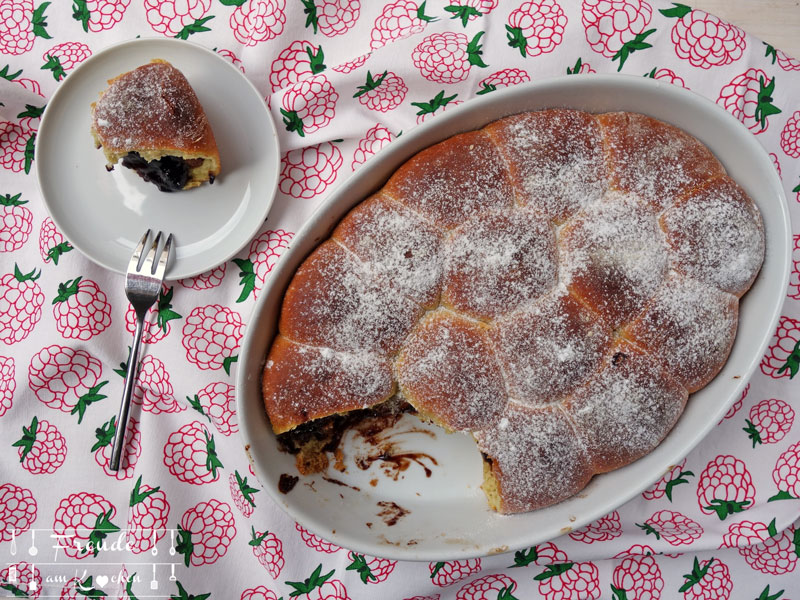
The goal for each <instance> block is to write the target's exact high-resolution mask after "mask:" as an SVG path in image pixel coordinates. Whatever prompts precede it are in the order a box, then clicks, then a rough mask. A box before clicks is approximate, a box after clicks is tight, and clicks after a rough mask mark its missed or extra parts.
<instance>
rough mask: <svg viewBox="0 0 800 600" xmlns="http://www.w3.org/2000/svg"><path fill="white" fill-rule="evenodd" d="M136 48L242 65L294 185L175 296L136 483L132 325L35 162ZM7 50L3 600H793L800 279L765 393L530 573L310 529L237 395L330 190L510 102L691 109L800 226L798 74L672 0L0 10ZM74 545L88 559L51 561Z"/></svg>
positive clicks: (10, 1) (267, 1) (193, 3)
mask: <svg viewBox="0 0 800 600" xmlns="http://www.w3.org/2000/svg"><path fill="white" fill-rule="evenodd" d="M777 18H780V17H779V16H778V17H777ZM137 36H141V37H147V36H151V37H152V36H168V37H178V38H181V39H189V40H191V41H193V42H196V43H198V44H201V45H203V46H206V47H208V48H213V49H215V50H216V51H217V52H218V53H220V54H221V55H223V56H224V57H226V58H227V59H228V60H230V61H232V62H233V63H234V64H235V65H236V66H238V67H239V68H240V69H241V70H242V72H243V73H244V74H245V75H246V76H247V77H248V78H249V79H250V80H251V81H252V82H253V83H254V84H255V86H256V87H257V88H258V90H259V91H260V92H261V93H262V94H263V96H264V97H265V98H266V100H267V101H268V102H269V103H270V106H271V110H272V114H273V117H274V119H275V122H276V123H277V124H278V127H279V129H280V144H281V154H282V163H281V173H280V181H279V192H278V195H277V198H276V201H275V204H274V208H273V210H272V213H271V215H270V217H269V219H268V220H267V222H266V223H265V224H264V226H263V227H262V228H261V230H260V232H259V234H258V236H257V237H256V238H255V239H254V240H253V241H252V243H250V244H249V246H247V247H245V248H244V249H243V250H242V251H241V252H240V253H239V255H238V257H237V258H235V259H234V260H232V261H231V262H229V263H226V264H222V265H219V266H218V267H216V268H214V269H213V270H211V271H209V272H207V273H204V274H202V275H200V276H197V277H193V278H191V279H185V280H181V281H178V282H175V283H174V284H173V285H169V286H168V287H167V288H166V291H165V293H164V294H163V295H162V297H161V299H160V301H159V304H158V311H157V315H156V314H153V315H152V317H153V322H152V324H151V325H150V327H149V328H148V330H147V332H146V334H145V342H146V345H145V347H144V358H143V361H142V368H141V374H140V376H139V382H138V389H137V392H136V396H135V402H136V405H135V410H134V418H133V419H132V420H131V422H130V425H129V431H128V435H129V438H130V439H131V443H130V447H129V456H128V459H129V463H128V467H127V468H126V469H125V470H123V471H120V472H119V473H113V472H110V471H109V470H108V469H107V467H106V465H107V462H108V454H109V445H108V444H109V441H110V439H111V437H112V434H113V430H114V427H115V422H114V415H116V412H117V406H118V399H119V397H120V395H121V392H122V384H123V379H122V377H121V376H120V375H119V374H118V372H119V368H120V363H121V362H123V361H125V360H126V350H125V348H126V346H127V345H128V344H129V343H130V332H132V330H133V313H132V311H131V310H130V309H129V306H128V303H127V301H126V300H125V297H124V294H123V289H122V288H123V286H122V283H123V282H122V278H121V277H120V276H119V275H117V274H113V273H110V272H108V271H105V270H103V269H102V268H100V267H97V266H96V265H94V264H93V263H91V262H90V261H88V260H87V259H86V258H84V257H83V256H82V255H80V254H79V252H77V251H76V250H73V249H72V248H71V246H70V244H69V242H68V241H67V240H66V239H64V237H63V235H62V234H61V233H60V232H59V231H58V230H57V229H56V227H55V226H54V224H53V221H52V220H51V219H50V218H49V217H48V214H47V212H46V210H45V207H44V205H43V203H42V200H41V197H40V194H39V191H38V189H37V186H36V183H35V177H34V176H33V171H34V169H33V165H32V160H33V150H34V147H35V144H36V133H37V128H38V124H39V119H40V116H41V113H42V110H43V109H44V107H45V105H46V104H47V100H48V98H49V97H50V96H51V94H52V93H53V92H54V90H55V89H56V88H57V86H58V85H59V82H60V81H62V80H64V78H66V77H69V75H70V72H71V71H72V70H73V69H74V68H75V67H76V66H77V65H78V64H80V62H81V61H82V60H84V59H85V58H87V57H88V56H90V55H92V54H93V53H96V52H98V51H100V50H102V49H103V48H105V47H106V46H108V45H110V44H112V43H114V42H118V41H121V40H127V39H132V38H134V37H137ZM0 52H2V59H1V60H0V69H2V70H1V71H0V74H1V75H2V79H0V102H2V104H0V121H1V122H0V163H1V165H2V171H1V172H0V173H1V175H0V215H2V217H1V218H0V252H1V253H2V254H0V427H2V438H1V439H2V446H0V563H2V564H0V568H2V572H0V579H2V582H0V589H2V592H0V595H3V596H12V595H16V596H25V595H27V596H28V597H31V598H45V597H61V598H80V597H89V598H99V597H104V596H106V595H108V596H109V597H120V598H131V599H132V598H134V597H137V598H148V597H159V598H163V597H172V598H181V599H189V598H196V599H200V598H236V599H238V598H241V599H242V600H265V599H270V600H276V599H277V598H280V597H282V598H284V599H286V598H289V597H297V598H302V599H306V598H308V599H314V600H317V599H320V600H321V599H326V600H334V599H348V598H349V599H351V600H363V599H369V598H393V599H397V600H402V599H411V598H416V599H417V600H420V599H422V598H426V599H432V598H438V599H452V598H457V599H459V600H461V599H470V600H472V599H479V598H486V599H491V600H495V599H505V600H511V599H512V598H517V599H519V600H523V599H533V598H546V599H548V600H556V599H571V600H578V599H584V598H593V599H594V598H615V599H622V598H627V599H628V600H631V599H633V598H637V599H656V598H686V599H689V600H693V599H709V600H711V599H726V598H737V599H749V598H761V599H767V598H770V599H777V598H781V599H782V600H786V599H787V598H788V599H791V598H795V599H796V598H798V597H800V568H798V561H800V524H797V523H795V525H793V523H794V522H795V521H796V519H797V517H798V514H800V502H799V501H798V497H800V424H798V423H796V422H795V421H796V418H795V417H796V412H797V411H798V410H800V405H799V404H798V387H797V384H796V383H794V382H792V381H791V379H792V376H793V375H794V374H795V373H796V371H797V370H798V368H799V367H800V349H799V348H800V270H799V269H798V262H795V267H794V271H793V273H792V279H791V286H790V288H789V290H788V297H787V299H786V303H785V307H784V309H783V312H782V315H783V316H782V317H781V319H780V323H779V326H778V328H777V331H776V332H775V336H774V339H773V341H772V343H771V344H770V347H769V349H768V351H767V353H766V355H765V356H764V357H763V360H762V362H761V365H760V369H759V370H758V371H757V372H756V373H755V375H754V376H753V378H752V380H751V382H750V385H749V386H748V388H747V390H746V391H745V394H744V395H743V397H742V398H741V399H739V400H738V401H737V402H736V403H735V404H734V405H733V406H732V408H731V409H730V411H729V412H728V414H727V415H726V416H725V418H724V419H723V420H722V422H720V423H719V425H718V426H717V427H716V428H715V429H714V430H713V431H712V433H711V434H710V435H709V436H708V437H707V438H706V440H705V441H704V442H703V443H702V444H701V445H700V446H699V447H698V448H696V449H695V450H694V451H693V452H692V453H691V454H690V455H689V456H688V457H687V458H686V459H685V460H684V461H683V462H681V463H680V464H679V465H677V466H676V467H675V468H674V469H672V471H671V472H669V473H668V474H667V475H666V476H665V477H664V478H663V479H662V480H660V481H659V482H657V483H656V484H655V485H654V486H653V487H651V488H650V489H648V490H646V491H645V492H644V493H642V494H641V495H639V496H637V497H636V498H634V499H633V500H631V501H630V502H628V503H627V504H625V505H624V506H622V507H620V508H619V509H618V510H615V511H613V512H612V513H610V514H608V515H606V516H604V517H603V518H601V519H599V520H598V521H596V522H594V523H591V524H590V525H588V526H586V527H583V528H582V529H580V530H577V531H574V532H572V533H570V534H569V535H568V536H564V537H561V538H558V539H555V540H552V541H550V542H547V543H543V544H540V545H539V546H536V547H533V548H527V549H522V550H520V551H519V552H516V553H509V554H505V555H499V556H493V557H486V558H481V559H471V560H460V561H450V562H447V561H444V562H431V563H419V562H395V561H392V560H387V559H382V558H376V557H372V556H363V555H359V554H356V553H353V552H351V551H348V550H346V549H343V548H339V547H337V546H335V545H333V544H331V543H329V542H326V541H325V540H324V539H321V538H320V537H318V536H316V535H314V534H312V533H310V532H309V531H307V530H305V529H304V528H303V527H301V526H300V525H298V524H296V523H295V522H294V521H292V520H291V519H290V518H289V517H287V516H286V515H285V514H284V513H283V512H282V511H281V510H279V509H278V508H277V507H276V506H275V505H273V504H272V502H271V501H270V499H269V498H268V497H267V493H266V492H265V491H263V490H262V489H261V486H260V484H259V482H258V481H257V480H256V478H255V476H254V475H253V474H252V472H251V471H250V469H249V465H248V461H247V458H246V456H245V453H244V452H243V451H242V445H241V443H240V440H239V438H238V434H237V432H238V424H237V418H236V412H235V405H234V386H233V382H234V373H231V372H229V371H230V370H231V363H232V362H233V359H235V357H236V355H237V352H238V347H239V344H240V341H241V337H242V334H243V330H244V327H245V325H246V323H247V320H248V318H249V315H250V311H251V309H252V307H253V301H254V299H255V297H256V296H257V294H258V291H259V289H260V288H261V286H262V285H263V282H264V280H265V278H266V277H268V276H269V273H270V270H271V269H272V267H273V266H274V264H275V262H276V261H277V260H278V259H279V257H280V255H281V252H282V251H283V249H284V248H285V247H286V245H287V244H288V243H289V241H290V240H291V239H292V237H293V232H295V231H297V230H298V229H299V228H300V226H301V225H302V224H303V222H304V221H305V220H306V219H307V218H308V216H309V215H310V214H311V212H312V211H313V210H314V209H315V208H316V207H317V206H319V205H320V203H321V202H323V201H324V199H325V197H326V195H327V194H328V193H329V192H330V190H331V188H332V186H333V185H334V184H335V183H338V182H340V181H341V180H343V179H345V178H347V177H348V176H350V174H351V173H353V172H354V171H355V170H357V169H358V168H359V166H360V165H362V164H363V163H364V162H365V161H366V160H368V159H369V157H370V156H372V155H373V154H375V153H376V152H378V151H379V150H380V149H381V148H383V147H384V146H386V145H387V144H390V143H391V142H392V140H394V139H395V138H396V137H397V136H398V135H400V133H401V132H403V131H409V130H410V129H412V128H413V127H415V126H416V125H417V124H419V123H422V122H423V121H425V120H428V119H431V118H435V116H436V115H437V114H440V113H441V112H443V111H445V110H449V109H450V108H451V107H453V106H455V105H457V104H460V103H461V102H465V101H468V100H469V99H470V98H472V97H474V96H476V95H478V94H487V93H492V92H493V91H494V90H496V89H498V88H502V87H506V86H511V85H516V84H519V83H522V82H527V81H536V80H539V79H542V78H546V77H551V76H556V75H566V74H573V75H574V76H576V77H579V76H580V77H586V76H589V74H591V73H595V72H597V73H616V72H621V73H627V74H633V75H641V76H645V77H653V78H656V79H660V80H663V81H665V82H669V83H673V84H675V85H679V86H683V87H686V88H690V89H692V90H694V91H696V92H698V93H700V94H702V95H704V96H706V97H707V98H710V99H711V100H714V101H716V102H717V103H718V104H719V105H721V106H723V107H725V109H727V110H728V111H730V112H731V113H733V114H734V115H735V116H736V117H737V118H738V119H739V120H740V121H741V122H742V123H744V125H745V126H746V127H748V128H749V129H750V130H751V131H752V133H753V135H755V136H757V139H758V140H759V141H760V142H761V143H762V144H763V146H764V147H765V148H766V150H767V152H768V153H770V156H771V157H772V159H773V161H774V164H775V168H776V169H777V171H778V173H779V174H780V175H781V177H782V180H783V182H784V187H785V191H786V195H787V198H788V201H789V204H790V210H791V211H792V213H793V215H794V217H795V221H796V222H800V206H798V204H797V203H798V201H800V185H798V184H800V161H798V158H800V101H799V100H798V98H800V62H798V61H797V60H795V59H793V58H791V57H789V56H786V55H785V54H784V53H782V52H781V51H780V50H778V49H776V48H772V47H770V46H768V45H766V44H764V43H762V42H761V41H759V40H757V39H754V38H753V37H751V36H749V35H747V34H746V33H745V32H743V31H741V30H740V29H738V28H736V27H734V26H731V25H729V24H727V23H724V22H722V21H720V20H719V19H718V18H716V17H714V16H712V15H709V14H706V13H704V12H701V11H693V10H691V9H690V8H689V7H687V6H684V5H681V4H669V3H666V2H662V1H661V0H651V1H645V0H613V1H612V0H584V1H583V2H578V1H577V0H532V1H529V0H524V1H523V0H503V1H500V0H450V1H449V2H444V1H441V0H440V1H435V0H428V1H427V2H419V1H417V0H391V1H388V2H387V1H381V2H378V1H367V0H219V1H217V0H166V1H163V2H157V1H156V0H74V1H73V2H67V1H65V0H59V1H55V2H47V1H44V2H38V1H37V2H36V3H34V1H33V0H0ZM796 227H797V226H796ZM796 230H797V229H796ZM794 240H795V248H796V249H797V252H798V257H797V259H796V261H800V234H798V235H795V236H794ZM220 333H222V335H220ZM232 369H233V370H234V371H235V369H236V366H235V364H233V366H232ZM796 527H798V529H795V528H796ZM73 528H77V531H78V534H77V535H78V537H77V538H76V539H77V540H78V541H80V542H82V543H83V544H84V545H83V546H81V547H80V548H78V547H76V546H70V545H69V544H67V543H64V542H61V543H59V542H58V539H63V538H54V537H53V536H57V535H58V534H64V533H68V532H69V530H70V529H73ZM151 529H155V534H151V533H149V532H150V530H151ZM143 532H147V533H143ZM90 543H91V544H92V545H91V546H89V545H88V544H90ZM54 546H68V547H66V548H61V549H59V550H56V549H54ZM171 548H172V550H171Z"/></svg>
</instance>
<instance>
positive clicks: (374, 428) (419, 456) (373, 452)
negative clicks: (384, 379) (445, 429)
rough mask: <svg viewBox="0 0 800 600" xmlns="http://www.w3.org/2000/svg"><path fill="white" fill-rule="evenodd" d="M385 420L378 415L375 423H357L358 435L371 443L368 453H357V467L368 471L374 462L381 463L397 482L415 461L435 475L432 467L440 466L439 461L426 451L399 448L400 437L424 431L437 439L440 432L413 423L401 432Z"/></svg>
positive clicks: (387, 474)
mask: <svg viewBox="0 0 800 600" xmlns="http://www.w3.org/2000/svg"><path fill="white" fill-rule="evenodd" d="M382 420H383V419H381V418H378V419H375V420H374V422H373V420H372V419H370V420H368V421H363V422H362V423H359V424H358V425H356V427H355V432H356V434H357V435H359V436H360V437H362V438H363V439H364V442H365V444H366V445H367V446H368V452H367V453H366V454H364V453H362V452H358V453H357V454H356V456H355V458H354V460H355V463H356V466H357V467H358V468H359V469H361V470H362V471H366V470H367V469H369V468H370V467H371V466H372V465H373V463H375V462H380V466H381V468H382V470H383V473H384V474H385V475H386V476H387V477H389V478H390V479H393V480H394V481H397V480H398V479H399V478H400V475H401V473H403V472H404V471H407V470H408V469H409V467H411V466H412V465H414V464H416V465H419V466H420V467H422V469H423V470H424V471H425V477H430V476H431V475H433V471H432V468H433V467H435V466H438V464H439V463H438V461H437V460H436V459H435V458H434V457H433V456H431V455H430V454H428V453H426V452H414V451H407V450H403V449H400V448H398V445H399V443H398V442H399V440H398V438H401V437H402V436H404V435H407V434H412V433H421V434H423V435H427V436H428V437H430V438H433V439H436V434H435V433H434V432H432V431H429V430H427V429H422V428H420V427H413V426H412V427H410V428H408V429H402V430H399V431H396V430H391V429H389V428H387V427H385V423H381V421H382ZM425 461H427V462H428V463H430V466H428V465H427V464H425ZM370 483H372V482H370ZM376 484H377V481H376Z"/></svg>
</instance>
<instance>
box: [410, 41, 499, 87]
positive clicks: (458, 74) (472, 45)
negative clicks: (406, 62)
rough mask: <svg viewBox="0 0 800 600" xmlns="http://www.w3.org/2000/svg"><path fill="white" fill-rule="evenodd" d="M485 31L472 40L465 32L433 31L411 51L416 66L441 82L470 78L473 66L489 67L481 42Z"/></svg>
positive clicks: (431, 79)
mask: <svg viewBox="0 0 800 600" xmlns="http://www.w3.org/2000/svg"><path fill="white" fill-rule="evenodd" d="M483 34H484V32H483V31H481V32H478V34H477V35H476V36H475V37H474V38H472V40H470V39H469V38H468V37H467V36H466V35H465V34H463V33H455V32H452V31H446V32H444V33H432V34H431V35H429V36H428V37H426V38H425V39H424V40H422V42H420V43H419V44H418V45H417V47H416V48H414V51H413V52H412V53H411V58H412V60H413V61H414V66H415V67H417V68H418V69H419V71H420V73H422V76H423V77H424V78H425V79H427V80H429V81H435V82H437V83H458V82H459V81H464V80H465V79H466V78H467V77H469V71H470V69H471V68H472V66H473V65H475V66H477V67H485V66H486V63H484V62H483V59H481V54H483V50H482V47H481V44H480V40H481V37H483Z"/></svg>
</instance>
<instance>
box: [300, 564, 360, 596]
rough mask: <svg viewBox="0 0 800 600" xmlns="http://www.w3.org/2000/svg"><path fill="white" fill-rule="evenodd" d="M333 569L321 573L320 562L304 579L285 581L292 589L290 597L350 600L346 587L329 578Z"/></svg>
mask: <svg viewBox="0 0 800 600" xmlns="http://www.w3.org/2000/svg"><path fill="white" fill-rule="evenodd" d="M333 573H334V571H330V572H328V573H325V574H324V575H322V564H320V565H318V566H317V568H316V569H314V571H313V572H312V573H311V575H309V576H308V578H307V579H305V580H304V581H287V582H286V585H288V586H290V587H291V588H292V589H294V591H293V592H292V593H291V594H290V597H292V598H298V599H299V600H350V596H348V595H347V589H346V588H345V587H344V584H343V583H342V582H341V581H339V580H338V579H331V577H332V576H333Z"/></svg>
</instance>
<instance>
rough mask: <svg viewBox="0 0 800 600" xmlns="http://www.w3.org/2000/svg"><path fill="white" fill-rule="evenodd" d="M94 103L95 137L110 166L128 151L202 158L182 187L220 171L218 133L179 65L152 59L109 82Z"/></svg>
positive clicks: (150, 155) (148, 157) (152, 156)
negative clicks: (176, 66)
mask: <svg viewBox="0 0 800 600" xmlns="http://www.w3.org/2000/svg"><path fill="white" fill-rule="evenodd" d="M108 83H109V87H108V88H107V89H106V90H104V91H103V92H102V93H101V94H100V98H99V99H98V100H97V102H94V103H93V104H92V130H91V131H92V136H93V137H94V139H95V142H96V144H97V146H98V147H102V149H103V153H104V154H105V156H106V160H107V161H108V165H109V166H113V165H115V164H116V163H117V162H118V161H119V160H121V159H122V158H123V157H124V156H125V155H127V154H128V153H129V152H137V153H138V154H139V155H140V156H141V157H142V158H144V159H145V160H147V161H150V160H156V159H159V158H162V157H164V156H178V157H181V158H183V159H186V160H192V159H203V164H202V165H199V166H197V167H194V168H193V169H192V170H191V172H190V177H191V178H190V180H189V182H188V183H187V184H186V185H185V186H184V188H183V189H187V188H191V187H195V186H197V185H200V184H201V183H203V182H204V181H208V180H209V178H210V177H217V176H218V175H219V172H220V158H219V150H218V149H217V143H216V140H215V139H214V132H213V131H212V130H211V125H210V123H209V122H208V119H207V118H206V114H205V111H204V110H203V107H202V106H201V105H200V101H199V100H198V99H197V95H196V94H195V92H194V90H193V89H192V86H191V85H190V84H189V82H188V81H187V79H186V77H184V75H183V73H181V72H180V71H179V70H178V69H176V68H175V67H173V66H172V65H171V64H170V63H168V62H167V61H165V60H161V59H154V60H153V61H151V62H150V63H148V64H146V65H142V66H141V67H138V68H136V69H134V70H132V71H128V72H127V73H122V74H121V75H118V76H117V77H114V78H113V79H110V80H109V81H108Z"/></svg>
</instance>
